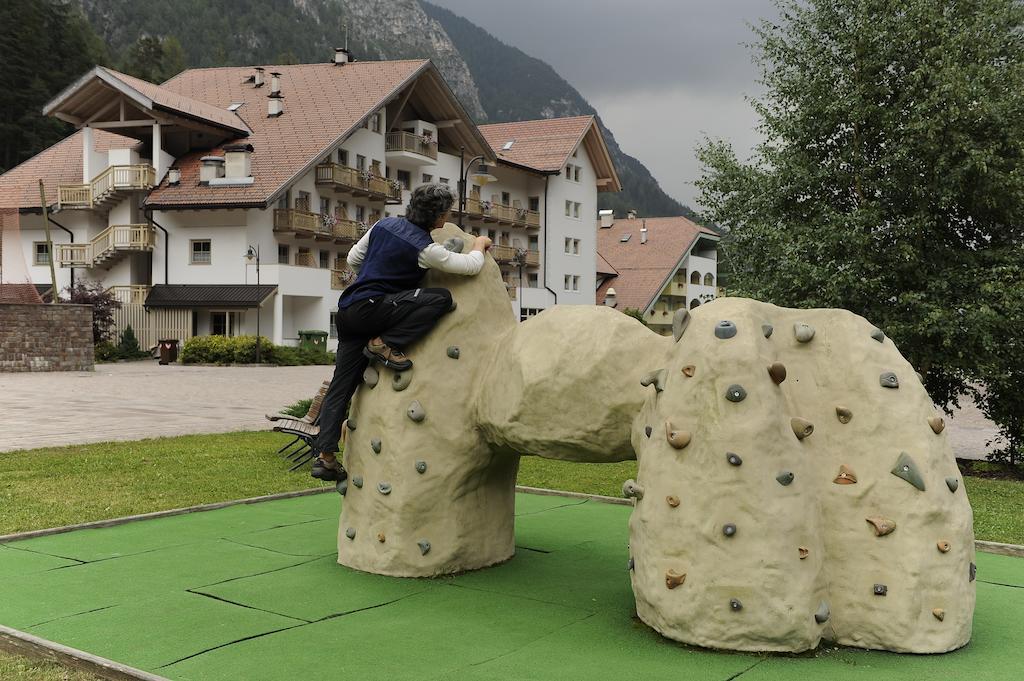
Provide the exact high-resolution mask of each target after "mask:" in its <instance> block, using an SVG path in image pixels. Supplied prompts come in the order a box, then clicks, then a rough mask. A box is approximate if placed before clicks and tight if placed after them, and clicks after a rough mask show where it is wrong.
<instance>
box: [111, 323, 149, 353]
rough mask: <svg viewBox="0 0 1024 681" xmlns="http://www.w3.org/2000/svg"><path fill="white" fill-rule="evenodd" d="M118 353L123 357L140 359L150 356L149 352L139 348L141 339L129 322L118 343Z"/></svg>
mask: <svg viewBox="0 0 1024 681" xmlns="http://www.w3.org/2000/svg"><path fill="white" fill-rule="evenodd" d="M117 354H118V355H119V356H120V358H121V359H140V358H142V357H148V354H147V353H145V352H143V351H142V349H141V348H139V339H138V337H137V336H136V335H135V329H133V328H132V325H131V324H129V325H127V326H126V327H124V331H122V332H121V338H120V339H119V340H118V343H117Z"/></svg>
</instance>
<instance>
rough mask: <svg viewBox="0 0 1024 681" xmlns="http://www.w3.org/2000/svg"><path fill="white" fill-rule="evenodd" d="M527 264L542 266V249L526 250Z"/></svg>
mask: <svg viewBox="0 0 1024 681" xmlns="http://www.w3.org/2000/svg"><path fill="white" fill-rule="evenodd" d="M526 266H527V267H539V266H540V251H526Z"/></svg>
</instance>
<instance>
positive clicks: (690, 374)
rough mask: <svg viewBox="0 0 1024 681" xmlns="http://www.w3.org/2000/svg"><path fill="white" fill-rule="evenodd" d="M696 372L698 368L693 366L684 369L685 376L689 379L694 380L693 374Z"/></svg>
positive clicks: (689, 365) (688, 365)
mask: <svg viewBox="0 0 1024 681" xmlns="http://www.w3.org/2000/svg"><path fill="white" fill-rule="evenodd" d="M696 371H697V367H695V366H693V365H692V364H687V365H686V366H684V367H683V376H686V377H687V378H693V374H694V372H696Z"/></svg>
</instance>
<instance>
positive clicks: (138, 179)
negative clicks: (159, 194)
mask: <svg viewBox="0 0 1024 681" xmlns="http://www.w3.org/2000/svg"><path fill="white" fill-rule="evenodd" d="M155 184H156V170H155V169H154V168H153V166H151V165H146V164H139V165H130V166H109V167H108V168H107V169H106V170H104V171H103V172H102V173H100V174H99V175H97V176H96V177H94V178H93V180H92V182H90V183H88V184H70V185H58V186H57V202H58V203H59V205H60V207H61V208H62V209H71V208H95V207H97V206H103V205H105V204H107V203H109V202H110V201H113V200H114V199H115V198H116V197H117V195H118V194H119V193H120V192H124V191H136V190H144V189H152V188H153V185H155Z"/></svg>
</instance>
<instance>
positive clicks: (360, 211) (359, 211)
mask: <svg viewBox="0 0 1024 681" xmlns="http://www.w3.org/2000/svg"><path fill="white" fill-rule="evenodd" d="M356 222H366V206H356Z"/></svg>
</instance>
